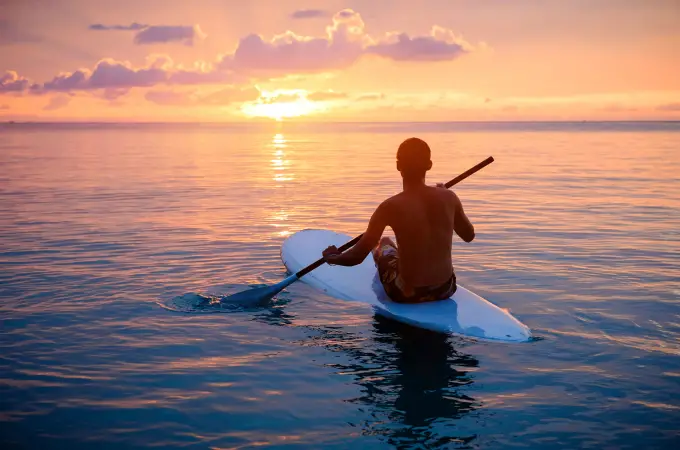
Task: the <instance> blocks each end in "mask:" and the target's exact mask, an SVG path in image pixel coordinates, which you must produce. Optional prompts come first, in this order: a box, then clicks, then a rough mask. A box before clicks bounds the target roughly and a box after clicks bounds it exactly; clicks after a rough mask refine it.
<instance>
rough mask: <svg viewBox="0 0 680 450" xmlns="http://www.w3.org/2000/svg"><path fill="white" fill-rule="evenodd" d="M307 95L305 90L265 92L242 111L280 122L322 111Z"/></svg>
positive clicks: (243, 107) (242, 108) (252, 115)
mask: <svg viewBox="0 0 680 450" xmlns="http://www.w3.org/2000/svg"><path fill="white" fill-rule="evenodd" d="M306 93H307V92H306V91H304V90H281V89H279V90H276V91H271V92H267V91H263V92H262V93H261V95H260V98H258V99H257V100H256V101H254V102H248V103H245V104H244V105H243V106H242V107H241V111H242V112H243V114H245V115H247V116H250V117H268V118H270V119H275V120H278V121H280V120H283V119H285V118H290V117H300V116H306V115H309V114H314V113H317V112H319V111H321V110H322V109H323V108H322V107H321V105H319V104H318V103H315V102H312V101H310V100H308V99H307V98H306Z"/></svg>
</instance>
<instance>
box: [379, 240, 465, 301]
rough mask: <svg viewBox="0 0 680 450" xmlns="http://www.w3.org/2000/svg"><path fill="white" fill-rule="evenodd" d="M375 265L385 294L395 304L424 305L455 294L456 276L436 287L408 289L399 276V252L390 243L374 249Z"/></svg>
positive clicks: (453, 275)
mask: <svg viewBox="0 0 680 450" xmlns="http://www.w3.org/2000/svg"><path fill="white" fill-rule="evenodd" d="M376 252H377V253H376V265H377V267H378V274H379V275H380V281H381V282H382V285H383V287H384V288H385V292H386V293H387V295H388V296H389V297H390V299H391V300H392V301H394V302H397V303H424V302H432V301H436V300H444V299H446V298H449V297H451V296H452V295H453V294H454V292H456V288H457V286H456V274H455V273H453V274H452V275H451V278H449V279H448V280H447V281H446V282H444V283H442V284H440V285H438V286H418V287H414V288H409V287H408V286H406V284H405V283H404V281H403V280H402V278H401V276H400V275H399V252H398V251H397V248H396V247H395V246H394V245H392V244H390V243H383V242H381V245H380V246H379V247H378V248H377V249H376Z"/></svg>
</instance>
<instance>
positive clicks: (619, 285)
mask: <svg viewBox="0 0 680 450" xmlns="http://www.w3.org/2000/svg"><path fill="white" fill-rule="evenodd" d="M412 135H417V136H420V137H422V138H424V139H426V140H427V141H428V142H429V143H430V144H431V146H432V148H433V159H434V163H435V164H434V167H433V170H432V173H431V177H430V181H431V182H435V181H446V180H448V179H450V178H452V177H453V176H455V175H457V174H458V173H460V172H463V171H464V170H466V169H467V168H469V167H471V166H472V165H474V164H476V163H477V162H479V161H481V160H483V159H484V158H486V157H487V156H490V155H493V156H494V158H495V159H496V161H495V162H494V163H493V164H492V165H491V166H489V167H487V168H485V169H484V170H483V171H481V172H479V173H478V174H475V175H474V176H473V177H471V178H470V179H468V180H465V181H464V182H462V183H461V184H460V185H459V186H458V187H457V188H456V192H457V193H458V195H459V196H460V197H461V199H462V200H463V203H464V205H465V209H466V211H467V213H468V215H469V216H470V218H471V220H472V221H473V223H474V224H475V227H476V230H477V239H476V240H475V241H474V242H473V243H471V244H465V243H463V242H460V243H456V244H455V246H454V250H453V255H454V260H455V265H456V272H457V275H458V280H459V282H460V283H461V284H462V285H464V286H465V287H467V288H468V289H471V290H472V291H474V292H476V293H477V294H479V295H481V296H483V297H485V298H487V299H488V300H490V301H492V302H494V303H496V304H497V305H499V306H501V307H503V308H507V309H509V310H510V311H511V312H512V314H514V315H515V316H516V317H517V318H518V319H520V320H521V321H522V322H523V323H525V324H527V325H528V326H529V327H530V328H531V329H532V331H533V333H534V334H535V335H536V336H537V337H538V338H539V339H537V340H535V341H533V342H530V343H526V344H494V343H487V342H477V341H474V340H471V339H466V338H462V337H456V336H445V335H439V334H436V333H430V332H425V331H423V330H418V329H413V328H409V327H406V326H403V325H400V324H398V323H395V322H392V321H390V320H386V319H382V318H380V317H378V316H375V315H374V314H373V312H372V310H371V309H370V308H368V307H363V306H361V305H357V304H354V303H353V304H348V303H345V302H343V301H340V300H336V299H333V298H330V297H328V296H325V295H324V294H322V293H320V292H317V291H316V290H314V289H312V288H310V287H309V286H306V285H305V284H304V283H301V282H298V283H295V284H293V285H292V286H290V287H289V288H288V289H286V290H285V291H284V292H282V293H281V294H280V295H279V296H278V297H277V298H276V299H275V300H274V301H273V302H271V303H270V304H267V305H261V306H256V305H234V304H229V303H225V302H222V301H220V299H221V298H222V297H223V296H225V295H228V294H230V293H234V292H238V291H241V290H243V289H247V288H249V287H252V286H259V285H263V284H268V283H274V282H277V281H279V280H281V279H282V278H283V277H284V276H285V270H284V268H283V265H282V263H281V261H280V258H279V249H280V244H281V242H282V241H283V239H285V237H286V236H288V235H290V234H291V233H293V232H295V231H297V230H300V229H303V228H330V229H335V230H338V231H342V232H346V233H349V234H352V235H355V234H359V233H361V232H362V231H363V227H364V226H365V223H366V220H367V218H368V217H369V216H370V213H371V212H372V210H373V208H375V206H377V204H378V203H379V202H380V201H381V200H382V199H383V198H385V197H386V196H388V195H391V194H393V193H396V192H398V190H399V187H400V186H399V178H398V173H397V172H396V171H395V169H394V151H395V149H396V146H397V145H398V144H399V142H401V140H403V139H404V138H406V137H410V136H412ZM679 174H680V125H678V123H673V122H665V123H641V122H637V123H567V124H560V123H547V124H546V123H528V124H527V123H524V124H512V123H502V124H479V123H467V124H466V123H462V124H364V125H361V126H355V125H351V124H324V125H299V124H295V125H293V124H286V123H283V124H276V125H257V126H245V125H239V126H224V125H214V124H213V125H202V126H199V125H188V124H182V125H167V124H149V125H129V124H126V125H122V124H117V125H116V124H111V125H102V124H79V125H65V124H15V125H3V126H1V127H0V204H1V205H2V208H1V209H0V323H1V327H2V328H1V333H0V443H1V444H2V445H1V446H2V448H3V449H4V448H22V449H23V448H40V449H43V448H60V449H61V448H68V449H84V448H98V449H120V448H149V447H154V448H180V447H181V448H206V449H207V448H215V449H217V448H219V449H226V448H230V449H231V448H239V449H240V448H260V447H265V448H322V447H323V448H336V449H345V448H362V449H363V448H366V449H389V448H514V447H522V448H535V449H542V448H551V449H562V448H564V449H573V448H617V449H618V448H636V449H639V448H678V445H679V444H680V431H679V430H680V426H679V425H678V424H680V231H679V230H680V175H679Z"/></svg>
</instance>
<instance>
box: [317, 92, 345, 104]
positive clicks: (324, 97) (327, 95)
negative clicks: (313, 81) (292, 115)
mask: <svg viewBox="0 0 680 450" xmlns="http://www.w3.org/2000/svg"><path fill="white" fill-rule="evenodd" d="M347 97H349V95H348V94H347V93H345V92H335V91H318V92H312V93H310V94H307V100H311V101H313V102H325V101H329V100H340V99H343V98H347Z"/></svg>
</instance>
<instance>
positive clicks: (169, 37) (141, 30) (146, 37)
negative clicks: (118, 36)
mask: <svg viewBox="0 0 680 450" xmlns="http://www.w3.org/2000/svg"><path fill="white" fill-rule="evenodd" d="M88 28H89V29H90V30H95V31H111V30H115V31H136V32H137V33H136V34H135V37H134V39H133V41H134V43H135V44H137V45H147V44H165V43H169V42H181V43H183V44H184V45H188V46H192V45H194V43H195V42H196V41H200V40H203V39H205V37H206V34H205V33H204V32H203V31H202V30H201V27H200V26H198V25H147V24H142V23H137V22H132V23H131V24H130V25H103V24H101V23H94V24H92V25H90V26H89V27H88Z"/></svg>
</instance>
